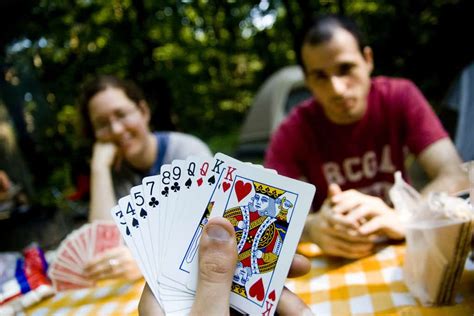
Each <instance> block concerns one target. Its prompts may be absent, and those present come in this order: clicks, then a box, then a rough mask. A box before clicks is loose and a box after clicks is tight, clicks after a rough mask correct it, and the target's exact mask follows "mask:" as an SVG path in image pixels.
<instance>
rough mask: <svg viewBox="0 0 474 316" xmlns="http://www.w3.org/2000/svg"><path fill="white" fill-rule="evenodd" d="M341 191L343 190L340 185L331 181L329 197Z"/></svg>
mask: <svg viewBox="0 0 474 316" xmlns="http://www.w3.org/2000/svg"><path fill="white" fill-rule="evenodd" d="M341 192H342V190H341V187H340V186H339V185H337V184H336V183H331V184H330V185H329V188H328V197H333V196H335V195H338V194H339V193H341Z"/></svg>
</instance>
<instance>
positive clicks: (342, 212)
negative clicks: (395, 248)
mask: <svg viewBox="0 0 474 316" xmlns="http://www.w3.org/2000/svg"><path fill="white" fill-rule="evenodd" d="M328 200H329V202H330V203H331V205H332V207H331V210H332V212H333V213H334V215H333V216H332V218H331V220H332V223H333V224H334V223H337V224H339V225H341V226H345V227H346V228H352V229H355V230H356V231H357V232H358V233H359V234H361V235H365V236H368V235H374V234H376V235H385V236H387V237H388V238H391V239H403V238H404V236H405V232H404V229H403V225H402V224H401V223H400V220H399V218H398V216H397V214H396V213H395V211H394V210H393V209H392V208H391V207H389V206H388V205H387V204H386V203H385V202H384V201H383V200H382V199H380V198H378V197H375V196H371V195H367V194H363V193H361V192H359V191H356V190H347V191H341V190H340V188H339V190H338V187H335V185H334V184H333V185H331V187H330V196H329V198H328Z"/></svg>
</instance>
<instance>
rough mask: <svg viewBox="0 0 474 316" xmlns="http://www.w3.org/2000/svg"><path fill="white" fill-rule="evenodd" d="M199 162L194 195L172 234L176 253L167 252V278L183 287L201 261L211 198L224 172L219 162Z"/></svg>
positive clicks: (207, 160)
mask: <svg viewBox="0 0 474 316" xmlns="http://www.w3.org/2000/svg"><path fill="white" fill-rule="evenodd" d="M197 163H198V164H197V167H198V172H197V175H196V177H195V187H194V193H193V194H192V196H190V198H189V199H187V200H186V201H185V202H183V206H182V207H183V210H182V212H184V213H183V214H181V216H180V218H181V220H180V221H179V223H176V225H175V226H174V227H173V229H172V231H171V236H170V240H173V242H174V246H173V248H172V250H173V251H169V252H168V253H167V258H168V261H167V262H168V264H167V265H166V266H164V267H163V274H164V275H166V276H167V277H168V278H170V279H172V280H175V281H176V282H178V283H180V284H183V285H185V284H187V281H188V275H189V271H190V270H191V266H192V265H193V262H194V261H195V259H196V258H197V256H196V255H197V250H198V245H199V238H200V236H201V233H202V229H203V227H204V225H205V224H206V223H207V219H208V217H209V214H210V211H211V206H212V201H210V197H211V198H212V194H213V192H214V190H215V187H216V184H217V182H218V180H219V178H220V177H221V175H222V172H223V171H224V167H223V162H222V161H221V160H219V159H204V158H202V159H201V160H197Z"/></svg>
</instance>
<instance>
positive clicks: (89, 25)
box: [0, 0, 474, 200]
mask: <svg viewBox="0 0 474 316" xmlns="http://www.w3.org/2000/svg"><path fill="white" fill-rule="evenodd" d="M473 9H474V1H471V0H431V1H428V0H417V1H412V0H396V1H395V0H393V1H389V0H378V1H375V0H374V1H368V0H353V1H348V0H319V1H310V0H260V1H248V0H227V1H225V0H221V1H217V0H195V1H193V0H181V1H176V0H174V1H171V0H160V1H156V0H123V1H119V0H2V1H1V2H0V25H1V32H0V67H1V71H2V74H1V78H0V106H1V107H4V108H6V109H7V111H6V112H7V113H8V115H9V119H10V120H11V122H12V124H13V125H14V127H15V130H16V133H17V139H18V141H19V145H20V147H21V149H22V150H23V152H24V154H25V156H26V158H27V160H28V162H29V164H30V165H31V169H32V170H33V172H34V175H35V180H36V187H37V188H39V189H40V190H43V196H44V198H45V199H46V200H48V199H49V198H51V195H50V192H52V188H56V189H57V190H60V191H67V190H68V189H71V188H72V187H73V185H74V183H73V182H74V180H73V179H74V175H75V174H76V173H78V172H83V171H85V172H86V170H87V159H88V157H89V153H88V151H87V146H86V144H84V142H83V141H81V138H80V137H79V136H78V133H77V110H76V108H75V100H76V96H77V94H78V89H79V86H80V84H81V83H82V82H83V81H84V80H85V79H87V78H88V77H90V76H92V75H94V74H98V73H114V74H118V75H119V76H122V77H126V78H129V79H133V80H135V81H136V82H137V83H138V84H139V85H140V86H141V87H142V88H143V89H144V90H145V92H146V94H147V96H148V99H149V101H150V103H151V105H152V107H153V110H154V112H153V113H154V114H153V119H152V121H153V124H154V125H155V128H156V129H159V130H168V129H178V130H181V131H184V132H189V133H193V134H195V135H197V136H199V137H201V138H203V139H204V140H205V141H207V142H208V143H209V144H210V146H211V148H212V149H213V150H214V151H218V150H219V151H224V152H229V153H232V151H233V149H234V148H235V145H236V142H237V137H238V131H239V127H240V125H241V123H242V119H243V117H244V115H245V113H246V111H247V109H248V108H249V106H250V104H251V102H252V96H253V95H254V93H255V92H256V90H257V89H258V87H259V85H260V84H261V83H262V82H263V81H264V80H265V78H266V77H268V76H269V75H270V74H272V73H273V72H275V71H276V70H278V69H279V68H280V67H282V66H285V65H289V64H294V63H296V62H297V51H296V49H297V43H298V34H299V30H300V28H301V27H302V25H304V23H306V22H307V21H309V20H310V19H311V16H312V15H313V14H316V13H326V12H331V13H343V14H346V15H349V16H351V17H353V18H355V19H356V20H357V21H358V22H359V23H360V25H361V26H362V29H363V30H364V31H365V33H366V34H367V35H368V36H367V37H368V42H369V43H370V45H371V46H372V48H373V49H374V52H375V62H376V67H375V69H376V72H375V74H385V75H392V76H404V77H408V78H410V79H412V80H414V81H415V82H416V83H417V84H418V85H419V86H420V88H421V89H422V91H423V92H424V93H425V94H426V95H427V96H428V98H429V99H430V101H431V102H432V104H433V106H434V107H435V108H437V106H438V105H439V104H440V102H441V100H442V98H443V96H444V95H445V93H446V91H447V89H448V88H449V85H450V83H451V82H452V81H453V79H454V78H455V76H456V74H457V73H458V72H459V71H460V70H461V69H462V68H463V67H464V66H465V65H467V64H468V63H469V62H470V61H471V60H472V59H474V48H473V45H472V44H471V43H470V38H469V37H468V34H469V32H470V30H472V29H473V27H472V24H473V23H472V22H471V21H472V18H471V14H472V12H474V10H473Z"/></svg>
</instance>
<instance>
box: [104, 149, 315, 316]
mask: <svg viewBox="0 0 474 316" xmlns="http://www.w3.org/2000/svg"><path fill="white" fill-rule="evenodd" d="M130 192H131V193H130V195H129V196H127V197H122V198H121V199H120V200H119V204H118V205H117V206H115V207H114V208H113V209H112V210H111V214H112V216H113V218H114V220H115V223H116V224H117V226H118V227H119V230H120V232H121V233H122V236H123V238H124V240H125V242H126V244H127V246H128V247H129V248H130V249H131V252H132V255H133V256H134V258H135V259H136V260H137V262H138V266H139V267H140V269H141V270H142V273H143V275H144V277H145V279H146V281H147V283H148V284H149V286H150V288H151V290H152V292H153V294H154V295H155V297H156V299H157V300H158V302H159V303H160V304H161V306H162V307H163V309H164V310H165V312H166V313H167V314H176V315H178V314H186V313H187V312H189V311H190V309H191V307H192V304H193V301H194V296H195V291H196V285H197V257H198V248H199V239H200V236H201V233H202V230H203V227H204V226H205V225H206V223H207V221H208V220H209V218H212V217H218V216H219V217H225V218H227V219H228V220H229V221H230V223H231V224H232V225H233V226H234V229H235V233H236V242H237V251H238V260H237V262H236V268H235V272H234V277H233V282H232V287H231V289H230V291H231V300H230V303H231V306H232V307H233V308H234V309H235V310H237V311H240V312H242V313H245V314H252V315H255V314H262V315H271V314H273V313H274V312H275V309H276V305H277V304H278V300H279V298H280V294H281V291H282V289H283V286H284V282H285V280H286V276H287V274H288V271H289V268H290V265H291V262H292V260H293V256H294V253H295V251H296V247H297V243H298V240H299V238H300V235H301V233H302V230H303V226H304V222H305V219H306V216H307V214H308V211H309V209H310V207H311V203H312V201H313V197H314V194H315V187H314V186H313V185H311V184H308V183H304V182H301V181H297V180H294V179H290V178H287V177H284V176H280V175H278V174H277V173H276V172H275V171H274V170H268V169H265V168H263V167H261V166H258V165H252V164H249V163H242V162H240V161H238V160H236V159H234V158H232V157H229V156H226V155H224V154H222V153H218V154H216V155H215V156H214V158H203V157H189V158H188V159H186V160H176V161H173V162H172V163H171V164H169V165H164V166H162V168H161V170H160V175H153V176H149V177H146V178H144V179H143V182H142V184H141V185H139V186H136V187H134V188H132V190H131V191H130Z"/></svg>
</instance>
